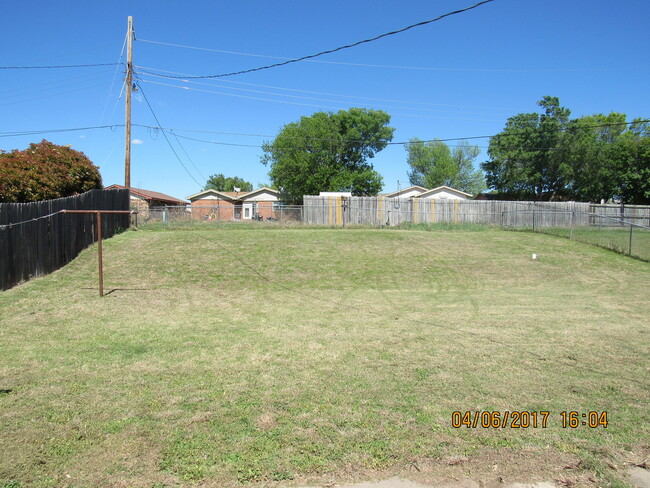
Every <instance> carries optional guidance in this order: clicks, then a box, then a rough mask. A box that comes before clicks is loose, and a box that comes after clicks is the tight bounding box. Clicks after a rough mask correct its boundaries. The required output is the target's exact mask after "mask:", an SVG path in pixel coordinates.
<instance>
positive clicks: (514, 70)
mask: <svg viewBox="0 0 650 488" xmlns="http://www.w3.org/2000/svg"><path fill="white" fill-rule="evenodd" d="M138 41H141V42H145V43H149V44H159V45H162V46H171V47H179V48H184V49H194V50H197V51H210V52H215V53H220V54H233V55H237V56H250V57H255V58H267V59H287V60H291V59H293V58H288V57H286V56H269V55H266V54H254V53H243V52H238V51H225V50H223V49H211V48H207V47H195V46H186V45H183V44H173V43H170V42H162V41H151V40H147V39H138ZM303 61H304V62H306V63H319V64H334V65H341V66H360V67H363V68H384V69H405V70H418V71H452V72H454V71H456V72H472V73H585V72H591V71H612V70H611V69H608V68H602V69H579V68H571V69H521V68H519V69H518V68H509V69H508V68H505V69H498V68H444V67H443V68H441V67H435V66H400V65H391V64H368V63H349V62H343V61H324V60H322V59H305V60H303ZM634 69H637V68H618V69H616V71H626V70H634Z"/></svg>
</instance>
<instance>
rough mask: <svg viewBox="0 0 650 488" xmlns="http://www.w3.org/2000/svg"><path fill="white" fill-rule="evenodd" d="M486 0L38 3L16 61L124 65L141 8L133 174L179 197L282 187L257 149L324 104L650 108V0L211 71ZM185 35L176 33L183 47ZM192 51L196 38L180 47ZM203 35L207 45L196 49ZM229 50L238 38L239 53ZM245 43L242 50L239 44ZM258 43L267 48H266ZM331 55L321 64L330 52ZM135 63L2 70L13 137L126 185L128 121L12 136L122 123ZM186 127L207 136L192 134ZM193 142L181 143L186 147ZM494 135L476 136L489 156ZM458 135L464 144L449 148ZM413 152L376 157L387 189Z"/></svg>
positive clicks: (495, 123)
mask: <svg viewBox="0 0 650 488" xmlns="http://www.w3.org/2000/svg"><path fill="white" fill-rule="evenodd" d="M473 3H476V0H469V1H466V0H439V1H431V0H429V1H424V0H407V1H402V2H396V1H388V0H346V1H341V0H328V1H327V2H325V1H315V0H312V1H304V0H303V1H296V0H278V1H276V2H269V1H268V0H265V1H262V0H223V1H220V2H214V1H186V2H180V1H170V0H157V1H155V2H154V1H145V0H141V1H137V2H134V1H128V2H127V1H121V0H113V1H111V2H99V1H88V0H84V1H76V0H73V1H66V0H63V1H61V2H45V1H42V0H40V1H34V0H23V1H22V2H11V3H9V2H6V3H5V4H4V5H3V19H4V22H3V28H2V30H0V39H1V41H2V46H3V49H2V55H1V56H0V65H1V66H45V65H47V66H49V65H71V64H95V63H117V62H124V61H125V53H123V45H124V40H125V34H126V28H127V18H128V16H133V19H134V27H135V33H136V41H134V54H133V56H134V65H136V66H137V67H139V68H136V73H137V75H138V79H139V84H140V86H141V87H142V90H141V91H140V92H138V93H135V94H134V103H133V123H134V124H140V125H147V126H157V125H158V123H157V122H156V120H155V119H154V116H153V115H152V112H151V111H150V109H149V107H148V105H147V103H146V101H145V99H144V97H143V93H144V95H145V96H146V99H147V100H148V101H149V102H150V104H151V106H152V108H153V112H154V113H155V114H156V116H157V117H158V120H159V121H160V125H162V126H163V127H168V128H173V129H174V134H175V135H176V136H178V139H177V138H176V137H174V136H173V135H169V136H168V137H170V142H171V144H172V145H173V147H174V150H175V152H176V154H177V155H178V158H180V160H181V162H182V164H181V162H179V160H178V159H177V157H176V155H175V154H174V152H173V151H172V149H171V148H170V147H169V145H168V143H167V142H166V140H165V137H164V136H163V134H162V133H160V132H159V131H156V130H151V129H147V128H144V127H137V126H136V127H134V128H133V140H134V144H133V146H132V173H131V184H132V185H133V186H136V187H141V188H145V189H149V190H154V191H160V192H163V193H167V194H170V195H173V196H175V197H179V198H185V197H187V196H188V195H191V194H193V193H196V192H197V191H199V190H200V189H201V187H202V185H204V184H205V180H206V179H207V177H208V176H209V175H211V174H216V173H223V174H225V175H226V176H240V177H242V178H244V179H246V180H248V181H250V182H252V183H253V185H254V186H257V185H258V184H265V183H268V182H269V179H268V176H267V173H268V168H267V167H265V166H263V165H262V164H261V163H260V156H261V155H262V154H263V153H262V150H261V148H260V146H261V144H262V143H263V142H264V141H268V140H272V138H273V137H274V136H275V135H276V134H277V133H278V131H279V130H280V128H281V127H282V126H283V125H284V124H287V123H290V122H293V121H297V120H298V119H299V118H300V117H301V116H308V115H311V114H312V113H314V112H317V111H322V110H324V111H337V110H341V109H347V108H349V107H367V108H374V109H382V110H385V111H386V112H388V113H390V114H391V116H392V117H391V124H390V125H391V126H392V127H395V129H396V130H395V135H394V139H393V141H394V142H400V141H408V140H409V139H410V138H412V137H418V138H420V139H433V138H440V139H447V138H461V137H473V136H483V135H491V134H496V133H498V132H499V131H500V130H502V128H503V126H504V124H505V122H506V119H507V118H508V117H510V116H512V115H515V114H517V113H520V112H531V111H535V110H536V108H537V107H536V101H537V100H539V99H540V98H541V97H542V96H544V95H552V96H557V97H559V98H560V101H561V103H562V105H564V106H566V107H568V108H569V109H571V111H572V116H574V117H578V116H581V115H587V114H594V113H609V112H611V111H616V112H623V113H626V114H627V116H628V120H631V119H632V118H634V117H644V118H647V117H650V93H649V90H648V88H649V86H650V84H649V83H648V77H649V75H650V55H649V54H648V46H650V29H648V22H649V21H650V2H648V1H647V0H621V1H619V2H611V1H609V2H605V1H600V0H590V1H587V0H568V1H567V0H563V1H559V0H495V1H494V2H492V3H489V4H486V5H483V6H481V7H478V8H476V9H474V10H471V11H469V12H466V13H462V14H459V15H455V16H452V17H449V18H446V19H443V20H441V21H439V22H435V23H432V24H428V25H426V26H423V27H418V28H415V29H411V30H409V31H407V32H404V33H401V34H398V35H395V36H391V37H387V38H384V39H380V40H378V41H376V42H372V43H368V44H364V45H361V46H359V47H355V48H352V49H348V50H345V51H341V52H338V53H334V54H329V55H325V56H322V57H319V58H317V59H315V60H313V61H312V62H300V63H294V64H291V65H288V66H283V67H278V68H274V69H268V70H263V71H259V72H255V73H249V74H245V75H238V76H232V77H227V78H222V79H219V80H210V79H199V80H188V81H183V80H172V79H168V78H162V77H157V76H152V75H150V74H145V73H144V69H145V68H146V69H147V70H148V71H154V72H156V73H159V74H168V75H169V74H178V75H181V76H182V75H211V74H219V73H228V72H232V71H239V70H243V69H248V68H254V67H258V66H263V65H268V64H272V63H274V62H278V61H281V60H282V59H278V58H297V57H301V56H305V55H309V54H313V53H316V52H320V51H323V50H328V49H332V48H336V47H338V46H341V45H345V44H349V43H353V42H356V41H359V40H362V39H366V38H370V37H374V36H376V35H379V34H383V33H385V32H389V31H393V30H396V29H400V28H402V27H405V26H408V25H410V24H414V23H417V22H420V21H423V20H428V19H432V18H434V17H437V16H439V15H441V14H444V13H447V12H450V11H453V10H457V9H460V8H464V7H467V6H470V5H472V4H473ZM172 44H173V45H176V46H172ZM178 46H188V47H178ZM190 47H191V48H198V49H190ZM224 51H228V53H227V52H224ZM233 53H238V54H233ZM253 55H255V56H253ZM315 61H317V62H315ZM123 78H124V67H123V66H105V67H92V68H90V67H89V68H77V69H25V70H16V69H2V70H0V83H1V85H0V86H2V90H0V113H1V114H2V116H1V117H0V149H3V150H11V149H24V148H25V147H27V145H28V144H29V143H30V142H38V141H40V140H41V139H43V138H45V139H47V140H50V141H52V142H54V143H56V144H71V145H72V146H73V147H74V148H75V149H78V150H80V151H83V152H84V153H85V154H86V155H87V156H88V157H89V158H90V159H91V160H92V161H93V162H94V163H95V164H97V165H98V166H99V167H100V170H101V173H102V177H103V181H104V184H105V185H106V186H108V185H110V184H113V183H119V184H123V183H124V128H123V127H109V128H106V129H93V130H85V131H74V132H58V133H44V134H30V135H9V136H8V134H9V133H14V132H22V131H25V132H27V131H39V130H45V129H48V130H49V129H72V128H83V127H94V126H104V125H107V126H120V125H121V124H124V97H123V96H122V97H120V95H121V92H122V84H123ZM186 138H193V139H200V140H201V142H199V141H193V140H190V139H186ZM179 141H180V144H179ZM488 142H489V141H488V139H478V140H474V141H472V143H475V144H477V145H479V146H481V148H482V149H483V152H482V154H481V156H480V157H479V158H478V160H477V161H476V163H477V164H478V163H480V162H482V161H484V160H485V159H486V157H487V155H486V153H485V148H486V147H487V144H488ZM450 144H453V143H450ZM406 157H407V153H406V151H405V149H404V146H402V145H392V146H389V147H388V148H387V149H385V150H384V151H382V152H380V153H379V154H378V155H377V156H376V157H375V158H374V159H373V160H371V162H372V163H373V164H374V166H375V169H376V170H377V171H379V172H380V173H381V174H382V175H383V177H384V191H386V192H389V191H394V190H396V189H397V188H398V182H399V186H400V187H402V188H404V187H406V186H408V184H409V183H408V177H407V170H408V165H407V163H406Z"/></svg>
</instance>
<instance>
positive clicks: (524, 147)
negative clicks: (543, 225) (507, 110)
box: [481, 96, 573, 200]
mask: <svg viewBox="0 0 650 488" xmlns="http://www.w3.org/2000/svg"><path fill="white" fill-rule="evenodd" d="M538 105H539V106H540V107H541V108H542V109H544V111H543V113H541V114H538V113H527V114H518V115H515V116H513V117H510V118H509V119H508V121H507V122H506V127H505V128H504V130H503V131H501V132H500V133H499V134H497V135H496V136H494V137H492V138H491V139H490V146H489V148H488V155H489V157H490V160H489V161H486V162H485V163H483V164H482V165H481V167H482V168H483V170H484V171H485V174H486V179H487V183H488V186H490V187H491V188H494V189H496V190H497V191H499V192H503V193H506V194H510V195H512V196H513V197H515V198H519V199H527V198H534V199H536V200H541V199H544V198H550V199H555V198H557V197H559V196H562V195H563V194H564V193H565V189H566V188H567V185H568V184H569V183H570V182H571V181H572V179H573V168H572V167H571V164H570V163H569V161H568V159H567V155H568V154H567V152H566V149H567V146H566V145H564V144H563V142H564V134H565V132H564V131H565V129H566V127H567V125H568V123H569V116H570V115H571V112H570V110H569V109H567V108H564V107H561V106H560V100H559V99H558V98H557V97H550V96H545V97H543V98H542V100H540V101H539V102H538Z"/></svg>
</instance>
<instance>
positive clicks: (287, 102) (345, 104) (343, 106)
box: [142, 79, 498, 122]
mask: <svg viewBox="0 0 650 488" xmlns="http://www.w3.org/2000/svg"><path fill="white" fill-rule="evenodd" d="M142 82H143V83H149V84H152V85H160V86H166V87H171V88H177V89H181V90H186V91H194V92H198V93H210V94H212V95H223V96H226V97H235V98H245V99H247V100H257V101H262V102H273V103H282V104H285V105H298V106H301V107H313V108H318V109H332V110H343V109H347V108H350V103H348V102H344V101H340V102H339V101H337V100H325V101H326V102H328V103H338V104H339V105H325V104H314V103H302V102H294V101H290V100H275V99H273V98H264V97H254V96H251V95H240V94H236V93H227V92H218V91H213V90H204V89H201V88H191V87H189V86H179V85H174V84H171V83H162V82H159V81H151V80H144V79H143V80H142ZM274 95H277V96H289V95H282V94H274ZM296 98H307V97H296ZM313 100H319V99H316V98H314V99H313ZM404 108H405V109H407V110H408V108H406V107H404ZM411 110H427V109H411ZM392 115H401V116H404V117H423V118H431V119H452V120H467V121H472V122H477V121H478V122H498V120H497V119H477V118H471V117H445V116H441V115H427V114H410V113H403V112H402V113H400V112H392Z"/></svg>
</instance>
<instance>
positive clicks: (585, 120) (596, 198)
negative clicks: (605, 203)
mask: <svg viewBox="0 0 650 488" xmlns="http://www.w3.org/2000/svg"><path fill="white" fill-rule="evenodd" d="M625 120H626V115H625V114H620V113H615V112H612V113H610V114H609V115H603V114H596V115H587V116H584V117H580V118H578V119H575V120H572V121H571V123H570V124H569V125H568V127H567V131H566V135H565V140H564V144H565V146H566V150H565V151H564V154H566V155H567V160H568V162H569V164H570V165H571V167H572V168H573V181H572V182H571V184H570V185H569V190H570V195H571V197H573V198H575V199H576V200H580V201H586V202H600V201H601V200H607V199H610V198H612V197H613V196H615V195H618V193H620V190H619V188H618V186H619V184H620V182H619V180H620V178H619V173H620V170H621V169H622V168H621V163H622V158H625V157H626V156H625V152H626V146H627V145H626V144H625V142H624V141H623V139H622V138H625V137H624V136H623V134H624V132H625V131H626V124H625Z"/></svg>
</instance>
